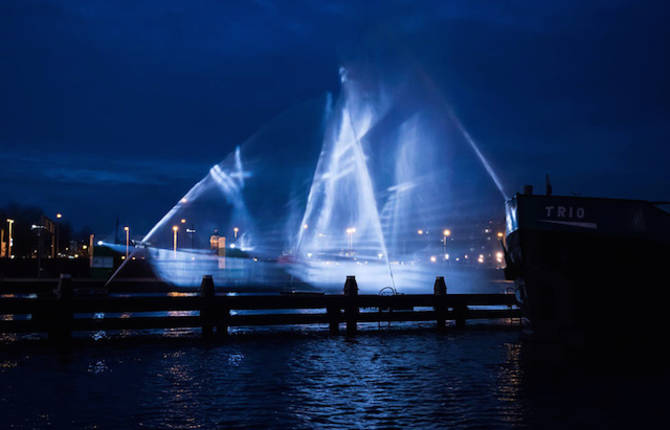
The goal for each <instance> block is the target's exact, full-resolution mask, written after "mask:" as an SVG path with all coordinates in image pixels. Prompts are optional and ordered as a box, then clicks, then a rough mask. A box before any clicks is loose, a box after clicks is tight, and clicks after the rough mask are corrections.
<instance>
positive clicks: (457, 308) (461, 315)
mask: <svg viewBox="0 0 670 430" xmlns="http://www.w3.org/2000/svg"><path fill="white" fill-rule="evenodd" d="M467 313H468V306H467V305H466V304H465V303H457V304H456V305H454V315H455V317H456V318H455V319H456V328H464V327H465V318H466V316H467V315H466V314H467Z"/></svg>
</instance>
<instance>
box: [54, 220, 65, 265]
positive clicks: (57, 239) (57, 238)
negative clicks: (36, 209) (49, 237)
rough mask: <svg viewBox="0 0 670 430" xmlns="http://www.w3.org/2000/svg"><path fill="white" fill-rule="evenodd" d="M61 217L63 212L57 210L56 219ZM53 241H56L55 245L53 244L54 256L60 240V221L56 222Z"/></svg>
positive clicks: (56, 253) (56, 254)
mask: <svg viewBox="0 0 670 430" xmlns="http://www.w3.org/2000/svg"><path fill="white" fill-rule="evenodd" d="M61 218H63V214H62V213H60V212H58V213H57V214H56V219H61ZM55 242H56V243H55V244H54V245H55V246H54V249H53V251H54V256H56V257H58V247H59V243H58V242H60V222H57V223H56V240H55Z"/></svg>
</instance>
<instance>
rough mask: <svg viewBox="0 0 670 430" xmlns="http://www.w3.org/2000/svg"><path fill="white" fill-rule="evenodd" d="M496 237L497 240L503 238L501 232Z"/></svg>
mask: <svg viewBox="0 0 670 430" xmlns="http://www.w3.org/2000/svg"><path fill="white" fill-rule="evenodd" d="M496 236H498V239H502V238H503V232H502V231H499V232H498V234H497V235H496Z"/></svg>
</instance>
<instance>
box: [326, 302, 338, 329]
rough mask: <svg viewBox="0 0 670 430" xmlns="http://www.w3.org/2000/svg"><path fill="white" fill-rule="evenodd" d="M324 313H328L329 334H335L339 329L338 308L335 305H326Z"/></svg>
mask: <svg viewBox="0 0 670 430" xmlns="http://www.w3.org/2000/svg"><path fill="white" fill-rule="evenodd" d="M326 313H327V315H328V328H329V329H330V334H337V333H339V331H340V308H338V307H336V306H328V307H326Z"/></svg>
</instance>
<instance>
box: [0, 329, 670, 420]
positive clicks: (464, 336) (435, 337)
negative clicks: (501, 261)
mask: <svg viewBox="0 0 670 430" xmlns="http://www.w3.org/2000/svg"><path fill="white" fill-rule="evenodd" d="M152 339H153V338H152ZM0 378H1V380H2V382H3V391H2V394H1V395H0V410H2V411H3V425H5V426H7V427H12V426H14V427H18V428H40V427H46V426H48V425H52V426H54V427H59V428H65V427H104V428H134V427H139V426H143V427H148V428H213V427H223V428H229V427H241V426H244V427H252V428H267V427H272V428H314V427H326V428H352V427H353V428H373V427H399V428H405V427H415V428H446V427H448V428H457V429H459V428H462V429H466V428H494V429H495V428H500V429H505V428H575V427H583V426H589V427H600V428H612V427H618V426H629V425H635V424H637V425H638V426H641V427H644V424H645V423H647V424H649V423H652V422H654V421H653V420H655V419H659V416H660V414H661V412H660V411H663V410H664V409H663V407H662V404H661V403H662V402H663V397H662V396H660V397H659V396H657V393H656V390H660V389H663V388H664V387H665V386H666V384H667V383H668V382H670V381H669V378H668V377H667V375H664V374H662V373H658V372H655V373H645V374H639V373H636V372H635V371H632V368H630V367H628V368H626V367H625V366H624V367H619V368H616V369H612V370H609V369H607V368H606V367H604V366H597V369H595V370H594V369H593V368H590V369H586V368H584V369H582V368H580V367H579V366H576V365H574V363H570V364H565V365H562V364H561V363H560V362H559V363H556V362H554V363H552V365H551V366H549V367H546V366H543V365H542V363H541V361H539V360H538V356H537V355H536V354H535V352H534V351H533V350H532V349H529V348H528V345H526V344H524V343H521V342H520V341H519V335H518V333H516V332H513V331H504V330H490V329H481V330H480V329H473V330H469V331H465V332H456V331H452V332H450V333H447V334H438V333H434V332H432V331H423V330H419V331H416V330H413V331H403V330H400V331H397V330H396V331H394V332H386V331H370V332H363V333H360V334H359V336H357V337H356V338H348V337H345V336H325V335H323V334H317V333H313V332H312V333H311V334H305V333H303V332H299V331H295V332H288V333H287V332H285V331H277V330H267V331H265V332H261V333H257V334H256V335H252V336H233V341H229V342H224V343H201V342H200V341H193V340H191V341H185V340H184V339H182V340H180V341H178V342H174V341H169V342H166V341H156V340H155V339H154V340H149V341H147V342H144V344H141V345H140V344H137V343H122V344H114V343H113V342H112V343H102V344H96V345H95V346H86V345H79V346H76V347H74V349H73V350H71V351H69V352H64V351H60V350H59V351H57V350H53V349H50V348H49V347H48V346H46V345H44V344H39V345H35V344H31V345H28V346H25V347H21V348H12V349H7V350H3V352H0Z"/></svg>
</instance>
